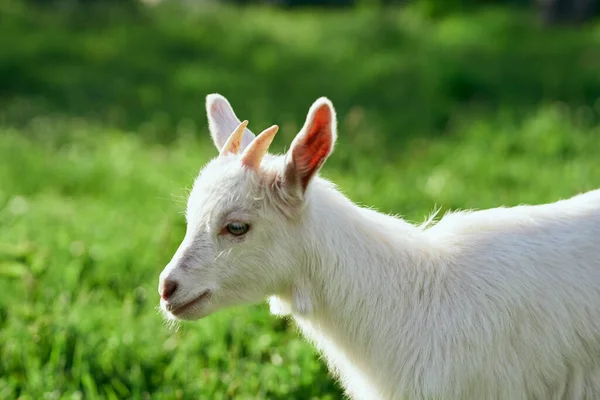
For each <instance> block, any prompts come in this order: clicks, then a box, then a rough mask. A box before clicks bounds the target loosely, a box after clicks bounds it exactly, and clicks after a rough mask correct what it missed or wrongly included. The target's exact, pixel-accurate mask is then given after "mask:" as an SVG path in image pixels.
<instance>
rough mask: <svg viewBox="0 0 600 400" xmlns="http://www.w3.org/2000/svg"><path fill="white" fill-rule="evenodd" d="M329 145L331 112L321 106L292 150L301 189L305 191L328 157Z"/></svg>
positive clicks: (330, 138)
mask: <svg viewBox="0 0 600 400" xmlns="http://www.w3.org/2000/svg"><path fill="white" fill-rule="evenodd" d="M331 144H332V137H331V110H330V109H329V107H327V106H326V105H322V106H321V107H319V108H318V109H317V110H315V113H314V116H313V119H312V121H311V124H310V126H309V127H308V129H307V131H306V133H305V134H304V135H302V138H301V141H300V142H299V143H298V145H297V146H294V149H293V150H292V151H293V156H294V162H295V164H296V169H297V172H298V174H299V177H300V181H301V184H302V189H306V187H307V186H308V182H309V181H310V179H311V178H312V176H313V175H314V174H315V172H317V170H318V169H319V167H321V165H322V164H323V162H324V161H325V159H326V158H327V156H328V155H329V152H330V151H331Z"/></svg>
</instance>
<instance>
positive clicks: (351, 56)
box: [0, 0, 600, 399]
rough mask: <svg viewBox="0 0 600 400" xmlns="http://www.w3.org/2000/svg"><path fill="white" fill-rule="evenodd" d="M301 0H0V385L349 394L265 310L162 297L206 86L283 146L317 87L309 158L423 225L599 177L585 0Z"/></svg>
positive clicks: (55, 395)
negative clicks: (322, 106)
mask: <svg viewBox="0 0 600 400" xmlns="http://www.w3.org/2000/svg"><path fill="white" fill-rule="evenodd" d="M305 3H313V4H308V5H306V4H305V5H301V4H300V1H293V0H285V1H284V0H281V1H275V0H273V1H241V0H239V1H230V2H216V1H212V2H209V1H190V0H188V1H174V0H170V1H168V0H167V1H162V2H158V3H156V2H154V1H153V2H148V3H138V2H136V1H117V0H113V1H112V2H107V1H91V0H88V1H76V0H72V1H64V0H63V1H60V0H55V1H41V0H38V1H25V0H2V1H1V2H0V399H16V398H19V399H94V398H103V399H104V398H106V399H150V398H152V399H197V398H202V399H230V398H235V399H267V398H268V399H334V398H340V397H341V391H340V389H339V387H338V385H337V384H336V383H335V382H334V381H333V380H332V379H331V378H330V377H329V376H328V374H327V371H326V368H325V366H324V364H323V362H322V360H320V358H319V356H318V355H317V354H316V352H315V351H314V350H313V348H312V347H311V345H309V344H308V343H306V342H304V341H303V340H302V339H301V337H300V336H299V335H298V333H297V332H296V330H295V328H294V325H293V324H292V323H290V322H288V321H286V320H281V319H277V318H275V317H272V316H270V315H269V313H268V307H267V305H265V304H261V305H254V306H250V307H239V308H236V309H231V310H228V311H225V312H222V313H219V314H217V315H213V316H211V317H209V318H207V319H204V320H201V321H199V322H195V323H186V324H183V325H181V326H180V327H179V329H177V330H175V329H171V328H169V327H168V326H167V325H166V324H165V323H164V321H163V320H162V318H161V316H160V315H159V313H158V311H157V308H156V307H157V305H158V300H159V298H158V294H157V292H156V288H157V283H158V274H159V273H160V272H161V270H162V268H163V266H164V265H166V263H167V262H168V261H169V259H170V257H171V256H172V254H173V252H174V250H175V249H176V247H177V246H178V244H179V241H180V240H181V239H182V237H183V234H184V231H185V221H184V217H183V214H182V212H183V210H184V203H185V200H186V196H187V190H188V189H189V188H190V186H191V184H192V182H193V179H194V177H195V175H196V174H197V172H198V170H199V169H200V167H201V166H202V165H203V164H204V163H205V162H206V161H207V160H208V159H209V158H210V157H213V156H215V155H216V154H217V152H216V149H215V148H214V146H213V144H212V142H211V141H210V139H209V134H208V130H207V122H206V116H205V110H204V99H205V96H206V95H207V94H208V93H212V92H218V93H221V94H223V95H225V96H226V97H227V98H228V99H229V100H230V101H231V103H232V105H233V107H234V109H235V110H236V113H237V114H238V116H239V117H240V118H242V119H248V120H249V121H250V127H251V128H252V129H253V130H254V131H255V132H256V131H260V130H262V129H264V128H265V127H267V126H269V125H271V124H279V125H280V127H281V130H280V133H279V134H278V136H277V137H276V139H275V142H274V145H273V149H274V150H276V151H280V152H282V151H284V150H285V149H286V148H287V147H289V143H290V142H291V140H292V138H293V137H294V135H295V134H296V133H297V131H298V130H299V128H300V127H301V126H302V124H303V122H304V118H305V116H306V112H307V111H308V108H309V106H310V105H311V103H312V102H313V101H314V100H315V99H316V98H318V97H320V96H327V97H329V98H330V99H331V100H332V101H333V103H334V105H335V107H336V109H337V112H338V117H339V136H338V144H337V147H336V150H335V152H334V154H333V155H332V157H331V158H330V159H329V160H328V162H327V163H326V165H325V167H324V169H323V171H322V174H323V175H324V176H326V177H327V178H330V179H332V180H334V181H335V182H336V183H337V184H338V185H339V187H340V189H341V190H342V191H344V192H345V193H346V194H347V195H349V196H350V197H351V198H352V199H353V200H355V201H356V202H357V203H359V204H366V205H369V206H373V207H376V208H377V209H379V210H381V211H383V212H388V213H394V214H401V215H403V216H404V217H405V218H407V219H409V220H411V221H415V222H421V221H423V219H424V218H425V216H426V215H427V214H428V213H429V212H430V211H431V210H432V209H433V208H434V207H441V208H442V210H444V211H445V210H448V209H456V208H486V207H494V206H499V205H507V206H510V205H517V204H520V203H538V202H547V201H555V200H558V199H559V198H565V197H569V196H572V195H574V194H576V193H579V192H582V191H586V190H590V189H593V188H597V187H600V140H599V134H600V130H599V122H600V23H599V22H597V20H596V10H595V8H594V7H595V5H596V4H595V2H594V1H591V0H588V1H586V0H576V1H573V2H564V1H558V0H556V1H550V0H549V1H547V2H542V1H540V2H538V3H532V2H530V1H524V0H523V1H516V0H515V1H474V0H471V1H458V0H454V1H443V0H439V1H436V0H423V1H421V0H414V1H376V0H372V1H364V0H363V1H358V0H357V1H329V3H330V4H329V5H316V3H317V1H316V0H312V1H305ZM334 3H336V4H334ZM342 3H344V4H342ZM575 6H576V7H575ZM582 10H583V11H582Z"/></svg>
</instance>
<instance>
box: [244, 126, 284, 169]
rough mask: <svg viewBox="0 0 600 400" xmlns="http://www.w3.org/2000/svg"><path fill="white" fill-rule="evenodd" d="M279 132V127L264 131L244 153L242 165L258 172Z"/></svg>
mask: <svg viewBox="0 0 600 400" xmlns="http://www.w3.org/2000/svg"><path fill="white" fill-rule="evenodd" d="M278 130H279V127H278V126H277V125H273V126H271V127H270V128H267V129H265V130H264V131H262V132H261V133H260V134H259V135H258V136H257V137H256V138H255V139H254V140H253V141H252V142H250V144H249V145H248V147H246V150H244V152H243V153H242V164H243V165H245V166H246V167H247V168H249V169H253V170H258V168H259V167H260V162H261V161H262V159H263V157H264V156H265V154H267V151H268V150H269V146H270V145H271V143H272V142H273V139H274V138H275V134H276V133H277V131H278Z"/></svg>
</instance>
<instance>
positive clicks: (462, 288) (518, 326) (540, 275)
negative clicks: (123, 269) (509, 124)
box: [159, 94, 600, 400]
mask: <svg viewBox="0 0 600 400" xmlns="http://www.w3.org/2000/svg"><path fill="white" fill-rule="evenodd" d="M206 106H207V112H208V118H209V122H210V131H211V135H212V138H213V140H214V143H215V145H216V147H217V149H219V150H220V155H219V156H218V157H216V158H215V159H213V160H212V161H210V162H209V163H208V164H207V165H206V166H205V167H204V168H203V170H202V171H201V172H200V174H199V176H198V178H197V179H196V181H195V183H194V187H193V190H192V192H191V195H190V197H189V202H188V206H187V213H186V216H187V223H188V226H187V232H186V235H185V238H184V239H183V242H182V244H181V246H180V247H179V249H178V250H177V252H176V254H175V255H174V257H173V259H172V260H171V262H170V263H169V264H168V266H167V267H166V268H165V270H164V271H163V272H162V274H161V279H160V285H159V293H160V294H161V297H162V300H161V305H162V308H163V310H164V312H165V314H166V315H167V316H168V317H169V318H172V319H186V320H193V319H198V318H202V317H205V316H207V315H209V314H212V313H214V312H216V311H217V310H219V309H223V308H225V307H229V306H233V305H237V304H244V303H254V302H259V301H261V300H263V299H265V298H266V297H270V304H271V310H272V312H273V313H275V314H278V315H284V314H291V315H292V316H293V318H294V319H295V321H296V322H297V324H298V325H299V326H300V328H301V329H302V331H303V333H304V334H305V335H306V336H307V337H308V338H309V339H310V340H311V341H312V342H313V343H314V344H315V345H316V346H317V347H318V348H319V350H320V351H321V352H322V353H323V354H324V355H325V358H326V360H327V363H328V365H329V367H330V370H331V371H332V373H333V374H334V375H336V376H337V377H339V380H340V382H341V384H342V385H343V387H344V388H345V390H346V392H347V393H348V395H350V396H351V397H353V398H357V399H400V398H411V399H413V398H414V399H422V398H427V399H476V400H479V399H507V400H519V399H600V190H596V191H592V192H588V193H586V194H582V195H578V196H576V197H573V198H571V199H568V200H562V201H559V202H556V203H553V204H545V205H538V206H519V207H513V208H497V209H491V210H486V211H477V212H459V213H454V214H450V215H448V216H446V217H444V218H443V219H442V220H441V221H439V222H438V223H437V224H429V225H427V226H425V225H424V226H413V225H411V224H409V223H407V222H404V221H403V220H401V219H398V218H394V217H391V216H387V215H383V214H380V213H377V212H375V211H373V210H369V209H365V208H360V207H358V206H356V205H354V204H353V203H352V202H351V201H350V200H348V199H347V198H346V197H344V196H343V195H342V194H340V193H339V192H338V191H337V190H336V189H335V188H334V186H333V185H332V184H330V183H329V182H327V181H326V180H324V179H322V178H320V177H319V176H318V174H317V172H318V170H319V168H320V167H321V166H322V165H323V162H324V161H325V160H326V158H327V157H328V156H329V154H330V153H331V151H332V149H333V145H334V142H335V139H336V118H335V112H334V109H333V106H332V105H331V103H330V102H329V100H327V99H325V98H321V99H319V100H317V101H316V102H315V103H314V104H313V106H312V107H311V109H310V111H309V113H308V117H307V119H306V123H305V125H304V127H303V128H302V130H301V131H300V133H299V134H298V135H297V136H296V138H295V139H294V141H293V143H292V145H291V147H290V149H289V151H288V152H287V154H285V155H284V156H273V155H269V154H266V153H267V149H268V147H269V145H270V143H271V141H272V140H273V137H274V135H275V133H276V131H277V127H276V126H273V127H271V128H268V129H266V130H265V131H263V132H262V133H261V134H260V135H258V136H257V137H256V138H255V137H254V135H253V134H252V133H251V132H250V131H249V130H248V129H247V128H246V125H247V121H244V122H243V123H240V121H239V120H238V118H237V117H236V115H235V113H234V112H233V110H232V109H231V106H230V104H229V103H228V101H227V100H226V99H225V98H224V97H222V96H220V95H217V94H213V95H209V96H208V97H207V104H206ZM232 132H233V133H232Z"/></svg>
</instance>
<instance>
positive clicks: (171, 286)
mask: <svg viewBox="0 0 600 400" xmlns="http://www.w3.org/2000/svg"><path fill="white" fill-rule="evenodd" d="M177 286H178V285H177V282H175V281H168V280H167V281H165V283H164V285H163V290H162V294H161V297H162V298H163V300H167V299H168V298H169V297H171V296H172V295H173V293H175V291H176V290H177Z"/></svg>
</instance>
